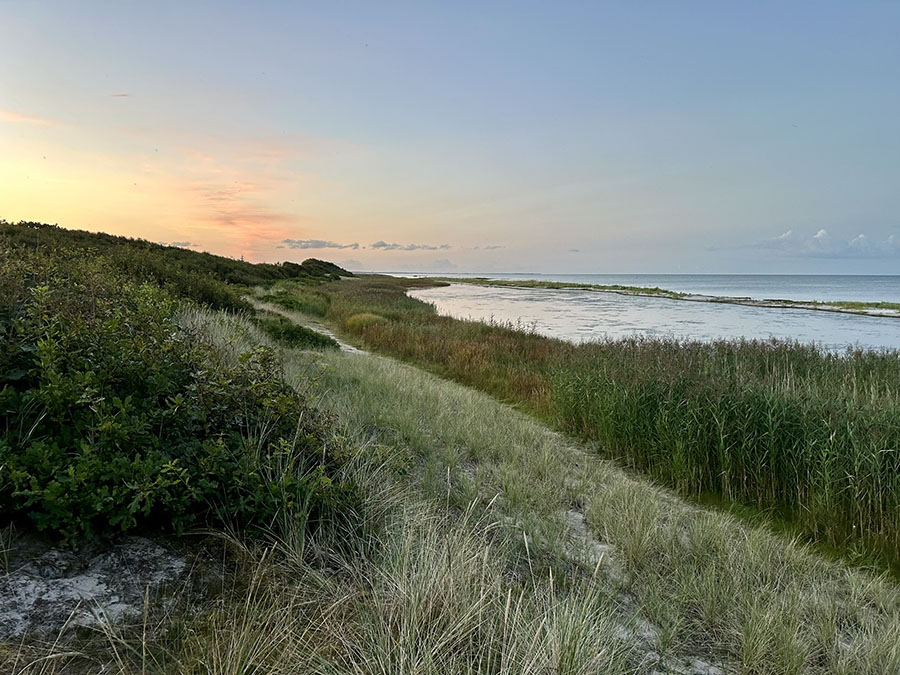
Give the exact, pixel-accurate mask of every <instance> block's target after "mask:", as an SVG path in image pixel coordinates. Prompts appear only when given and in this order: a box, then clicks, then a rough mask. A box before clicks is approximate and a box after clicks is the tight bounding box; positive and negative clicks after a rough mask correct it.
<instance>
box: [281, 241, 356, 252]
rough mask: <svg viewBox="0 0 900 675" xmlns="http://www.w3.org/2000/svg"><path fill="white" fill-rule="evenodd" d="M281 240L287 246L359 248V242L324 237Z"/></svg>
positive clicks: (303, 247) (301, 247) (302, 247)
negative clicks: (347, 242)
mask: <svg viewBox="0 0 900 675" xmlns="http://www.w3.org/2000/svg"><path fill="white" fill-rule="evenodd" d="M281 241H282V243H283V244H285V245H286V246H287V248H300V249H308V248H352V249H353V250H356V249H358V248H359V244H358V243H356V242H353V243H352V244H338V243H337V242H334V241H325V240H323V239H282V240H281Z"/></svg>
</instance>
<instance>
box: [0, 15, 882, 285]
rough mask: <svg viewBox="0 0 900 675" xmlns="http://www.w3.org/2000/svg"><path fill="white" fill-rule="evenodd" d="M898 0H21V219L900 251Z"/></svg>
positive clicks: (279, 233)
mask: <svg viewBox="0 0 900 675" xmlns="http://www.w3.org/2000/svg"><path fill="white" fill-rule="evenodd" d="M897 35H900V3H897V2H887V1H885V2H787V3H786V2H752V3H750V2H747V3H723V2H688V1H686V2H678V3H670V2H642V3H635V2H627V3H626V2H621V3H612V2H608V3H600V2H598V3H546V2H545V3H529V2H516V3H441V4H437V3H423V2H417V3H356V4H354V3H315V4H313V3H252V4H251V3H233V4H232V3H221V2H215V3H213V2H209V3H185V6H182V5H181V4H179V3H166V2H157V3H152V4H145V5H137V4H132V3H118V4H113V3H91V2H84V3H50V2H44V3H38V2H31V3H26V2H0V39H2V41H3V44H4V52H5V57H4V59H3V60H2V62H0V211H2V213H0V217H5V218H7V219H8V220H18V219H20V218H22V219H32V220H42V221H49V222H58V223H60V224H61V225H64V226H67V227H84V228H88V229H95V230H104V231H109V232H114V233H120V234H128V235H131V236H142V237H145V238H149V239H153V240H156V241H167V242H180V243H182V244H184V245H190V246H192V247H195V248H199V249H204V250H210V251H214V252H217V253H224V254H228V255H243V256H245V257H247V258H250V259H254V260H278V259H303V258H305V257H309V256H311V255H315V256H316V257H322V258H327V259H333V260H337V261H339V262H343V263H345V264H349V265H351V266H352V267H356V268H366V269H379V270H398V271H399V270H423V271H427V270H441V271H452V270H456V271H542V272H582V273H588V272H746V273H753V272H760V273H764V272H823V273H894V272H900V189H898V188H900V161H898V158H900V124H898V121H897V120H900V40H898V39H897Z"/></svg>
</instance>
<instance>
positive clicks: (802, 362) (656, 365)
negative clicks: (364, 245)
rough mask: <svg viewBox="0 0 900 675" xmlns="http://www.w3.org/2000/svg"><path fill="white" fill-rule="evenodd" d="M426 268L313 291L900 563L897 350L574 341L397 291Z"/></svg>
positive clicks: (377, 335) (374, 337)
mask: <svg viewBox="0 0 900 675" xmlns="http://www.w3.org/2000/svg"><path fill="white" fill-rule="evenodd" d="M428 283H429V282H428V281H427V280H405V279H395V278H387V277H369V278H359V279H355V280H352V281H348V282H346V283H344V282H342V283H340V284H331V285H329V286H326V287H324V288H323V290H325V291H327V292H328V293H330V294H331V296H332V302H331V307H330V310H329V317H330V319H331V320H332V321H333V322H334V324H335V325H336V326H338V327H341V328H343V330H344V331H345V332H346V333H347V334H349V335H352V336H354V337H355V339H357V340H358V341H359V342H360V343H361V344H362V345H365V346H367V347H368V348H370V349H375V350H381V351H383V352H384V353H387V354H390V355H393V356H396V357H399V358H402V359H404V360H407V361H410V362H413V363H415V364H417V365H420V366H422V367H425V368H427V369H429V370H431V371H432V372H435V373H438V374H440V375H443V376H446V377H450V378H453V379H455V380H457V381H460V382H463V383H465V384H469V385H472V386H475V387H477V388H479V389H482V390H483V391H486V392H488V393H491V394H493V395H496V396H499V397H501V398H502V399H504V400H507V401H512V402H515V403H518V404H521V405H524V406H525V407H526V408H527V409H529V410H530V411H532V412H535V413H537V414H538V415H539V416H541V418H542V419H544V420H546V421H548V422H550V423H552V424H553V425H555V426H556V427H557V428H559V429H562V430H564V431H567V432H570V433H574V434H576V435H578V436H580V437H582V438H584V439H588V440H592V441H596V442H597V443H598V444H599V446H600V448H601V449H602V451H603V452H604V453H605V454H607V455H610V456H615V457H617V458H619V459H621V460H622V461H624V462H625V463H627V464H628V465H629V466H631V467H633V468H635V469H639V470H640V471H642V472H646V473H648V474H649V475H651V476H652V477H654V478H655V479H657V480H661V481H663V482H665V483H667V484H669V485H671V486H673V487H676V488H678V490H679V491H681V492H682V493H683V494H686V495H691V496H693V497H696V498H701V499H708V498H709V497H710V496H712V497H714V498H716V499H719V500H726V501H731V502H734V503H737V504H742V505H746V506H749V507H752V508H753V509H754V510H755V511H756V512H769V514H770V515H771V516H773V517H775V518H776V519H778V520H779V521H780V522H782V523H785V524H787V526H788V527H791V528H793V529H794V530H795V531H797V532H799V533H801V534H803V535H804V536H806V537H808V538H810V539H812V540H815V541H818V542H822V543H823V544H825V545H827V546H829V547H832V548H836V549H838V550H840V551H841V552H842V553H843V554H844V555H847V556H849V557H851V558H853V559H854V560H856V561H857V562H876V563H877V564H879V565H887V566H890V565H896V564H897V562H898V558H897V551H898V550H900V453H898V452H896V451H895V450H892V449H894V448H897V447H900V426H898V423H897V420H898V419H900V397H898V392H897V390H896V387H895V386H894V383H895V382H896V380H897V378H898V377H900V361H898V360H897V358H896V355H893V354H890V353H887V354H878V353H873V352H852V353H848V354H847V355H844V356H837V355H832V354H825V353H822V352H820V351H819V350H816V349H815V348H811V347H805V346H802V345H795V344H788V343H773V342H767V343H761V342H719V343H714V344H700V343H681V342H677V341H662V340H657V341H649V340H623V341H610V342H604V343H597V344H588V345H582V346H577V347H576V346H574V345H572V344H569V343H566V342H563V341H560V340H552V339H549V338H545V337H542V336H539V335H536V334H532V333H523V332H521V331H517V330H513V328H514V327H513V326H505V325H485V324H482V323H478V322H472V321H459V320H456V319H452V318H449V317H442V316H437V315H436V314H435V312H434V310H433V308H432V307H431V306H430V305H427V304H425V303H421V302H419V301H416V300H413V299H411V298H409V297H407V296H406V295H405V289H406V288H407V287H410V286H421V285H427V284H428ZM363 316H367V317H369V318H368V319H367V321H364V322H360V320H359V318H360V317H363Z"/></svg>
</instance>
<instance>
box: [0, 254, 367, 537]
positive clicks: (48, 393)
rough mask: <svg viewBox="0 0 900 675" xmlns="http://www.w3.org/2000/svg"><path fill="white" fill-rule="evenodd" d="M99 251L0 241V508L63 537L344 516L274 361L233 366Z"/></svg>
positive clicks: (325, 444) (305, 417) (172, 304)
mask: <svg viewBox="0 0 900 675" xmlns="http://www.w3.org/2000/svg"><path fill="white" fill-rule="evenodd" d="M178 306H179V301H178V300H177V299H175V298H173V297H172V295H171V294H170V293H169V292H167V291H166V290H164V289H161V288H159V287H158V286H157V285H155V284H150V283H140V282H135V281H133V280H131V279H130V278H128V277H127V276H124V275H123V274H122V273H121V271H120V270H119V269H118V266H117V265H116V264H115V263H114V262H111V261H109V260H108V259H106V258H104V257H95V258H87V259H86V258H84V257H83V256H81V255H80V252H78V251H67V250H59V251H55V252H45V251H35V250H33V249H32V250H28V249H24V248H16V249H13V248H12V247H9V246H0V425H2V426H0V429H2V432H3V433H2V436H0V514H2V515H3V516H4V517H7V518H8V517H17V518H24V517H27V518H29V519H31V520H32V521H33V523H34V524H35V525H36V526H37V527H38V528H39V529H41V530H45V531H49V532H54V533H58V534H59V535H60V536H61V537H62V538H63V539H64V540H66V541H68V542H75V541H76V540H77V539H78V538H80V537H82V536H83V535H86V534H89V533H91V532H94V531H97V530H103V529H108V528H110V527H113V528H116V529H118V530H122V531H127V530H130V529H132V528H135V527H137V526H139V525H146V524H151V523H156V524H160V525H165V526H167V527H172V528H174V529H175V530H176V531H181V530H184V529H185V528H187V527H191V526H195V525H203V524H207V523H210V524H214V523H217V522H222V521H227V522H228V523H229V524H231V525H236V526H252V525H268V524H270V523H271V522H273V521H274V520H276V518H279V517H280V516H281V515H283V514H284V513H286V512H287V513H293V514H295V515H297V516H298V517H309V518H311V519H312V521H313V523H314V522H316V521H317V520H318V519H320V518H322V517H325V516H326V514H331V513H334V514H340V513H349V512H351V511H352V509H353V508H354V505H355V503H356V501H355V496H354V489H353V486H351V485H346V484H342V483H341V482H339V481H337V480H334V477H335V476H336V474H337V471H338V469H339V467H340V464H341V462H340V458H339V452H338V450H337V449H336V448H335V447H332V445H331V444H330V442H329V438H330V434H329V431H328V420H326V419H323V418H322V416H321V415H320V414H317V413H316V412H315V411H314V410H313V409H312V407H311V406H310V404H309V402H308V401H307V400H305V399H304V398H303V397H302V396H300V395H299V394H298V393H297V391H296V390H295V389H293V388H292V387H290V386H289V385H288V384H287V383H286V382H285V381H284V380H283V379H282V378H281V375H280V372H281V370H280V368H279V363H278V361H277V356H276V354H275V353H274V352H272V351H271V350H268V349H262V348H261V349H258V350H255V351H252V352H249V353H247V354H244V355H243V356H242V357H241V359H240V360H239V362H238V363H232V362H228V361H226V360H224V359H223V358H221V357H220V355H219V353H218V352H217V351H216V349H215V348H214V347H213V346H212V345H211V344H208V343H207V342H206V340H205V339H204V338H203V336H201V335H197V334H190V333H187V332H186V331H185V330H183V329H181V328H180V327H179V325H178V324H177V323H176V321H175V319H174V315H175V311H176V309H177V307H178Z"/></svg>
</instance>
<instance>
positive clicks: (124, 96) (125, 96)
mask: <svg viewBox="0 0 900 675" xmlns="http://www.w3.org/2000/svg"><path fill="white" fill-rule="evenodd" d="M110 96H112V97H113V98H128V97H129V96H131V94H124V93H123V94H110Z"/></svg>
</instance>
